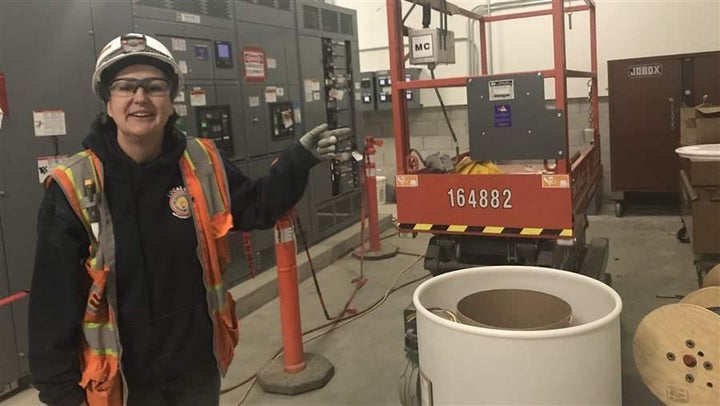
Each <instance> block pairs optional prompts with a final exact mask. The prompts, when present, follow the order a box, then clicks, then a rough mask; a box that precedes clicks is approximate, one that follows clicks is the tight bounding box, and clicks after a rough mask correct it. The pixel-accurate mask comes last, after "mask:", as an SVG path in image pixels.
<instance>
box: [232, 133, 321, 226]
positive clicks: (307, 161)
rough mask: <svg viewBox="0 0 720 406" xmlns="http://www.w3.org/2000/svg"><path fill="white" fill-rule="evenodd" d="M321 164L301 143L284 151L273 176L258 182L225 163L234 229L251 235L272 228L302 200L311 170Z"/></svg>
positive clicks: (265, 177)
mask: <svg viewBox="0 0 720 406" xmlns="http://www.w3.org/2000/svg"><path fill="white" fill-rule="evenodd" d="M318 162H320V161H319V160H318V159H317V158H315V156H313V154H312V153H310V152H309V151H308V150H306V149H305V148H304V147H303V146H302V145H300V143H299V142H295V143H293V144H292V145H290V147H288V148H287V149H286V150H285V151H283V153H282V154H280V157H279V158H278V160H277V162H275V164H274V165H273V166H272V167H271V168H270V172H269V173H268V174H267V175H266V176H264V177H262V178H259V179H255V180H251V179H250V178H248V177H247V176H246V175H245V174H244V173H243V172H242V171H241V170H240V169H239V168H238V167H237V166H235V165H233V164H232V163H230V162H228V161H225V171H226V172H227V177H228V186H229V188H230V204H231V206H232V215H233V225H234V228H235V229H239V230H242V231H251V230H254V229H263V228H270V227H272V226H273V225H274V224H275V222H276V221H277V219H278V218H279V217H280V216H282V215H283V214H285V213H286V212H287V211H288V210H289V209H290V208H291V207H292V206H294V205H295V204H296V203H297V202H298V201H299V200H300V198H302V195H303V193H304V192H305V187H306V186H307V182H308V176H309V175H310V169H312V167H313V166H315V164H317V163H318Z"/></svg>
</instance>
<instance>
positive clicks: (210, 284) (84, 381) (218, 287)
mask: <svg viewBox="0 0 720 406" xmlns="http://www.w3.org/2000/svg"><path fill="white" fill-rule="evenodd" d="M179 165H180V169H181V172H182V176H183V181H184V183H185V187H186V188H187V192H188V195H189V197H190V199H188V200H189V201H188V202H187V203H188V204H189V205H190V209H191V212H192V217H193V221H194V223H195V230H196V233H197V241H198V255H199V257H200V263H201V264H202V268H203V281H204V282H205V289H206V291H207V295H206V298H207V304H208V311H209V313H210V319H211V320H212V323H213V337H214V345H213V352H214V355H215V359H216V360H217V363H218V369H219V370H220V372H221V373H222V374H223V375H225V373H226V372H227V369H228V366H229V365H230V361H231V360H232V357H233V353H234V348H235V345H236V344H237V341H238V320H237V316H236V315H235V302H234V301H233V299H232V297H231V296H230V293H229V292H227V291H226V290H225V288H224V286H223V283H222V273H223V271H224V269H225V267H227V265H228V264H229V262H230V253H229V249H228V245H227V240H226V236H227V233H228V231H229V230H230V228H232V223H233V222H232V214H231V212H230V198H229V196H230V193H229V191H228V183H227V175H226V173H225V167H224V165H223V163H222V160H221V158H220V154H219V153H218V151H217V149H216V148H215V145H214V144H213V142H212V141H210V140H206V139H199V138H191V139H188V140H187V148H186V150H185V153H184V154H183V156H182V158H181V159H180V162H179ZM50 178H51V179H53V180H55V181H56V182H57V183H58V185H59V186H60V187H61V189H62V190H63V193H64V194H65V197H66V198H67V200H68V202H69V203H70V206H71V207H72V208H73V211H75V213H76V214H77V216H78V218H80V220H81V221H82V223H83V225H84V226H85V230H86V232H87V233H88V237H89V239H90V247H89V250H88V257H87V259H86V260H85V270H86V272H87V273H88V275H89V276H90V279H91V280H92V285H91V287H90V290H89V294H88V300H87V307H86V310H85V315H84V317H83V322H82V331H83V337H84V339H83V343H82V368H83V370H82V378H81V379H80V382H79V385H80V386H82V387H83V388H84V389H85V393H86V398H87V403H88V405H90V406H121V405H122V404H123V399H127V385H125V380H124V377H123V375H122V370H121V368H120V357H121V355H122V346H121V345H120V335H119V333H118V326H117V324H116V320H117V292H116V291H115V288H116V274H115V237H114V235H113V223H112V219H111V217H110V209H109V208H108V205H107V201H106V199H105V194H104V193H103V181H104V177H103V167H102V163H101V162H100V160H99V159H98V158H97V157H96V156H95V154H93V153H92V151H90V150H86V151H83V152H80V153H78V154H75V155H73V156H72V157H70V158H68V159H67V160H65V161H63V162H62V164H61V165H58V166H57V167H56V168H55V169H54V171H53V172H52V173H51V175H50Z"/></svg>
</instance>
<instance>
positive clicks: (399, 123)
mask: <svg viewBox="0 0 720 406" xmlns="http://www.w3.org/2000/svg"><path fill="white" fill-rule="evenodd" d="M385 6H386V8H387V21H388V48H389V52H390V78H391V79H392V80H391V84H390V86H391V87H392V111H393V132H394V136H395V165H396V166H397V174H398V175H404V174H406V173H407V172H408V168H407V156H408V155H410V136H409V124H408V109H407V100H406V99H405V92H401V88H400V87H399V85H400V84H401V83H411V82H405V47H404V46H403V22H402V2H401V1H398V0H385Z"/></svg>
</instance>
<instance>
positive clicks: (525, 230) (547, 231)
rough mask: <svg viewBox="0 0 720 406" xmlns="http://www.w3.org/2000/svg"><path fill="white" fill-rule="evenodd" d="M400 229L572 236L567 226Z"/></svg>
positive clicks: (404, 227) (405, 228)
mask: <svg viewBox="0 0 720 406" xmlns="http://www.w3.org/2000/svg"><path fill="white" fill-rule="evenodd" d="M400 231H404V232H411V231H422V232H433V231H436V232H446V233H474V234H488V235H522V236H550V237H572V235H573V231H572V229H569V228H564V229H554V228H533V227H498V226H468V225H462V224H450V225H446V224H423V223H400Z"/></svg>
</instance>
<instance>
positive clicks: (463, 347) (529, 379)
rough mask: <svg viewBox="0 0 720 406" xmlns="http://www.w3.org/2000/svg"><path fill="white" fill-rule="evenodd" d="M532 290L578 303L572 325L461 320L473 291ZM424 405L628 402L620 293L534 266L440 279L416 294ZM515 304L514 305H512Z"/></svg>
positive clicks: (462, 273) (466, 272)
mask: <svg viewBox="0 0 720 406" xmlns="http://www.w3.org/2000/svg"><path fill="white" fill-rule="evenodd" d="M492 289H529V290H535V291H539V292H545V293H548V294H551V295H554V296H557V297H559V298H561V299H563V300H565V301H566V302H568V303H569V304H570V306H571V308H572V325H571V326H570V327H566V328H561V329H556V330H536V331H517V330H499V329H491V328H484V327H475V326H470V325H465V324H461V323H455V322H453V321H451V320H449V319H446V318H443V317H441V316H439V315H438V314H440V313H438V314H435V313H432V312H431V311H429V310H428V308H431V309H432V308H442V309H447V310H452V311H453V312H456V306H457V302H458V301H459V300H460V299H462V298H464V297H465V296H467V295H469V294H472V293H475V292H478V291H484V290H492ZM413 303H414V305H415V308H416V309H417V331H418V349H419V356H420V370H421V378H420V380H421V393H422V396H423V404H434V405H461V404H462V405H489V404H492V405H497V404H511V405H530V404H536V405H539V404H543V405H620V404H621V403H622V387H621V375H620V374H621V366H620V365H621V364H620V362H621V361H620V311H621V310H622V301H621V299H620V296H619V295H618V294H617V293H616V292H615V291H614V290H613V289H611V288H610V287H608V286H607V285H605V284H603V283H601V282H599V281H597V280H595V279H592V278H589V277H586V276H583V275H579V274H575V273H571V272H568V271H561V270H555V269H548V268H538V267H529V266H491V267H480V268H469V269H464V270H459V271H454V272H450V273H446V274H443V275H440V276H436V277H434V278H432V279H430V280H428V281H426V282H424V283H422V284H421V285H420V286H419V287H418V288H417V289H416V290H415V293H414V295H413ZM512 305H513V303H508V306H512Z"/></svg>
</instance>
